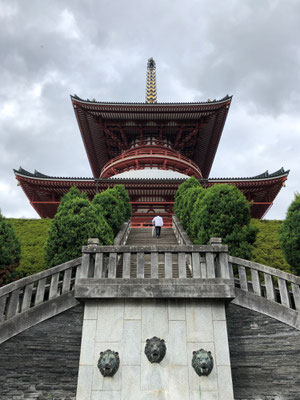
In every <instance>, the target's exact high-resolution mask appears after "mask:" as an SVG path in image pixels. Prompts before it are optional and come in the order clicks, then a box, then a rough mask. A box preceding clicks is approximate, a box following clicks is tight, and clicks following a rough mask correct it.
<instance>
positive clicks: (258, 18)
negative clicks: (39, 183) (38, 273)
mask: <svg viewBox="0 0 300 400" xmlns="http://www.w3.org/2000/svg"><path fill="white" fill-rule="evenodd" d="M212 4H213V3H212V2H211V1H209V0H202V1H200V0H190V1H188V2H186V3H185V4H183V2H182V1H179V0H172V1H171V0H162V1H160V2H154V1H150V0H145V1H142V2H141V1H138V0H129V1H127V2H123V1H121V0H113V1H111V0H110V1H109V0H101V2H100V1H97V0H85V1H84V2H82V1H80V0H73V1H72V2H68V1H61V0H52V1H51V2H41V1H38V0H31V1H30V2H24V1H21V0H10V1H9V2H7V1H5V0H0V49H1V63H0V74H1V75H0V76H1V79H2V82H1V85H0V135H1V142H0V154H1V159H0V196H1V198H0V207H1V209H2V212H3V213H4V215H6V216H15V217H20V216H33V217H36V214H35V212H34V211H33V209H32V208H31V207H30V205H29V204H28V201H27V199H26V198H25V195H24V194H23V193H22V191H21V189H20V188H17V187H16V182H15V180H14V176H13V173H12V169H13V168H18V167H19V165H22V167H24V168H25V169H28V170H30V171H33V170H34V169H37V170H40V171H41V172H44V173H46V174H49V175H58V176H91V172H90V168H89V165H88V161H87V157H86V155H85V150H84V147H83V144H82V141H81V138H80V134H79V130H78V127H77V124H76V120H75V117H74V113H73V110H72V107H71V102H70V99H69V95H70V94H74V93H76V94H77V95H79V96H80V97H83V98H91V99H92V98H96V99H97V100H105V101H106V100H107V101H144V93H145V74H146V62H147V59H148V58H149V57H151V56H153V57H154V58H155V60H156V63H157V80H158V97H159V101H175V102H176V101H203V100H206V99H207V98H210V99H214V98H221V97H223V96H224V95H226V94H227V93H228V94H233V95H234V99H233V103H232V107H231V110H230V112H229V115H228V119H227V122H226V126H225V129H224V132H223V137H222V139H221V142H220V146H219V150H218V152H217V155H216V158H215V163H214V167H213V169H212V171H211V176H213V177H228V176H233V177H234V176H253V175H256V174H258V173H261V172H263V171H265V170H266V169H269V171H270V172H273V171H275V170H277V169H279V168H280V167H281V166H284V167H285V168H286V169H289V168H290V169H291V174H290V177H289V180H288V182H287V188H284V189H283V190H282V191H281V192H280V195H279V196H278V198H277V199H276V201H275V204H274V206H273V208H272V210H271V211H270V212H269V213H268V215H267V217H268V218H278V219H279V218H284V215H285V212H286V209H287V206H288V205H289V203H290V202H291V201H292V199H293V193H294V192H295V191H296V190H299V173H300V167H299V165H298V164H299V161H298V160H299V155H298V154H299V151H298V148H299V137H300V135H299V131H300V117H299V115H298V110H299V106H300V95H299V93H300V91H299V88H300V68H299V64H300V46H299V43H298V38H299V37H300V24H299V15H300V3H299V2H298V1H297V0H290V1H288V2H282V1H277V0H269V1H263V2H262V1H261V0H245V1H243V2H241V1H238V0H225V1H223V2H218V3H217V6H216V5H214V6H213V5H212Z"/></svg>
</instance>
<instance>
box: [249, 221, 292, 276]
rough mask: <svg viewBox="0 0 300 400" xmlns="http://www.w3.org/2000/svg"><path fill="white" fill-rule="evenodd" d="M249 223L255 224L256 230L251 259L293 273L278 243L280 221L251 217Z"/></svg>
mask: <svg viewBox="0 0 300 400" xmlns="http://www.w3.org/2000/svg"><path fill="white" fill-rule="evenodd" d="M251 225H253V226H255V227H256V228H257V230H258V233H257V235H256V240H255V242H254V245H253V250H252V255H251V261H255V262H257V263H259V264H264V265H268V266H269V267H273V268H276V269H281V270H282V271H285V272H289V273H293V271H292V269H291V267H290V266H289V264H288V263H287V262H286V261H285V258H284V256H283V252H282V250H281V247H280V244H279V237H278V232H279V229H280V226H281V225H282V221H270V220H260V219H254V218H253V219H251Z"/></svg>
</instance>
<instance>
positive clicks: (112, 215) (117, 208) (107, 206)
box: [93, 189, 125, 235]
mask: <svg viewBox="0 0 300 400" xmlns="http://www.w3.org/2000/svg"><path fill="white" fill-rule="evenodd" d="M93 206H94V207H95V208H96V209H97V211H98V213H99V215H102V216H103V217H104V218H105V219H106V221H107V223H108V225H109V226H110V227H111V228H112V230H113V233H114V235H116V234H117V233H118V232H119V230H120V227H121V225H122V224H123V223H124V221H125V208H124V203H123V201H122V200H121V199H120V197H119V196H118V195H117V192H116V191H115V190H114V189H107V190H105V191H104V192H101V193H98V194H96V196H95V197H94V199H93Z"/></svg>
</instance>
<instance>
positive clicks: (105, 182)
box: [14, 167, 289, 218]
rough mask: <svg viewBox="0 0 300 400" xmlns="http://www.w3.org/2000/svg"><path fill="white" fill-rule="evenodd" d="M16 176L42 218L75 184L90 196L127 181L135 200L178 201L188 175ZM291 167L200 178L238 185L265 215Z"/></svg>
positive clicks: (253, 208) (256, 210) (255, 211)
mask: <svg viewBox="0 0 300 400" xmlns="http://www.w3.org/2000/svg"><path fill="white" fill-rule="evenodd" d="M14 173H15V176H16V179H17V180H18V183H19V185H20V186H21V187H22V189H23V191H24V192H25V194H26V196H27V197H28V199H29V201H30V204H31V205H32V206H33V208H34V209H35V210H36V212H37V213H38V214H39V216H40V217H41V218H47V217H48V218H53V217H54V215H55V213H56V211H57V208H58V206H59V203H60V199H61V197H62V196H63V195H64V194H66V193H67V192H68V191H69V190H70V188H71V187H72V186H76V187H78V188H79V190H81V191H83V192H85V193H86V194H87V196H88V197H89V199H90V200H92V198H93V197H94V196H95V194H96V193H100V192H102V191H103V190H106V189H107V188H109V187H113V186H114V185H116V184H123V185H124V186H125V188H126V190H127V191H128V193H129V196H130V200H131V202H132V203H135V204H137V203H139V202H141V203H143V204H146V203H147V204H151V203H152V202H160V201H161V202H164V201H165V202H169V203H170V204H171V203H173V202H174V196H175V193H176V190H177V188H178V186H179V185H180V184H181V183H182V182H184V181H185V180H186V178H160V179H154V178H116V177H114V178H107V179H104V178H102V179H95V178H78V177H77V178H75V177H71V178H70V177H54V176H49V175H45V174H42V173H40V172H38V171H35V172H34V173H31V172H28V171H26V170H24V169H23V168H21V167H20V168H19V170H14ZM288 174H289V171H285V170H284V169H283V168H281V169H280V170H278V171H276V172H274V173H271V174H269V172H268V171H266V172H264V173H262V174H260V175H256V176H253V177H246V178H208V179H199V182H200V183H201V185H202V186H203V187H210V186H213V185H215V184H220V183H227V184H231V185H234V186H236V187H237V188H238V189H240V190H241V192H242V193H243V194H244V195H245V197H246V198H247V200H248V201H249V202H252V205H251V216H252V217H253V218H262V217H263V216H264V215H265V214H266V212H267V211H268V210H269V208H270V207H271V206H272V204H273V201H274V199H275V198H276V196H277V194H278V193H279V191H280V189H281V187H282V186H283V185H284V182H285V181H286V179H287V177H288Z"/></svg>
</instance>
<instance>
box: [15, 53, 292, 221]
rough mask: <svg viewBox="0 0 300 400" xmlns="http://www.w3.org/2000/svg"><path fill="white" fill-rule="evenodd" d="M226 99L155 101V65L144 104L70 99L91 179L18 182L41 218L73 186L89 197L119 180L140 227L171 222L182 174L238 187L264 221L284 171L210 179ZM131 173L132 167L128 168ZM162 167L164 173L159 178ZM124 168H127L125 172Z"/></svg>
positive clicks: (21, 178) (31, 176)
mask: <svg viewBox="0 0 300 400" xmlns="http://www.w3.org/2000/svg"><path fill="white" fill-rule="evenodd" d="M231 100H232V97H230V96H225V97H224V98H222V99H221V100H214V101H207V102H199V103H198V102H197V103H157V90H156V67H155V61H154V60H153V59H152V58H150V59H149V60H148V65H147V87H146V102H145V103H111V102H98V101H90V100H83V99H81V98H79V97H78V96H76V95H75V96H71V101H72V105H73V108H74V112H75V115H76V119H77V122H78V126H79V129H80V132H81V136H82V140H83V143H84V146H85V149H86V152H87V156H88V159H89V162H90V166H91V170H92V174H93V177H92V178H62V177H52V176H48V175H44V174H42V173H40V172H37V171H35V172H34V173H30V172H28V171H26V170H24V169H23V168H21V167H20V168H19V170H14V172H15V176H16V179H17V180H18V182H19V184H20V185H21V187H22V189H23V191H24V192H25V194H26V196H27V197H28V199H29V201H30V204H31V205H32V206H33V207H34V209H35V210H36V212H37V213H38V214H39V216H40V217H41V218H45V217H50V218H52V217H53V216H54V215H55V213H56V210H57V208H58V205H59V203H60V199H61V197H62V196H63V195H64V194H65V193H67V192H68V190H69V189H70V188H71V187H72V186H77V187H78V188H79V189H80V190H81V191H84V192H86V193H87V195H88V197H89V198H90V199H91V200H92V198H93V197H94V195H95V194H96V193H99V192H101V191H103V190H105V189H107V188H109V187H112V186H114V185H115V184H124V185H125V188H126V189H127V191H128V193H129V196H130V201H131V204H132V209H133V217H132V226H133V227H134V226H146V225H147V224H149V223H150V222H151V219H152V216H153V214H157V213H159V214H160V215H161V216H162V217H163V218H164V219H165V222H166V225H168V224H170V223H171V217H172V214H173V203H174V195H175V193H176V190H177V188H178V186H179V185H180V184H181V183H182V182H183V181H184V180H185V179H187V177H190V176H195V177H196V178H197V179H199V181H200V183H201V184H202V186H203V187H209V186H212V185H215V184H219V183H228V184H232V185H235V186H237V187H238V188H239V189H240V190H241V191H242V192H243V193H244V195H245V196H246V198H247V200H248V201H249V202H251V203H252V206H251V215H252V217H254V218H262V217H263V216H264V215H265V214H266V212H267V211H268V210H269V208H270V207H271V206H272V204H273V201H274V199H275V197H276V196H277V194H278V193H279V191H280V189H281V187H282V186H283V185H284V182H285V181H286V179H287V176H288V173H289V171H284V169H280V170H278V171H277V172H274V173H272V174H269V173H268V172H264V173H262V174H261V175H257V176H253V177H246V178H210V177H209V173H210V170H211V167H212V164H213V161H214V158H215V155H216V151H217V148H218V144H219V141H220V138H221V135H222V131H223V128H224V124H225V121H226V118H227V114H228V111H229V108H230V104H231ZM133 171H134V172H133ZM160 171H165V174H164V176H163V177H159V176H161V172H160ZM129 172H130V173H129Z"/></svg>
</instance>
